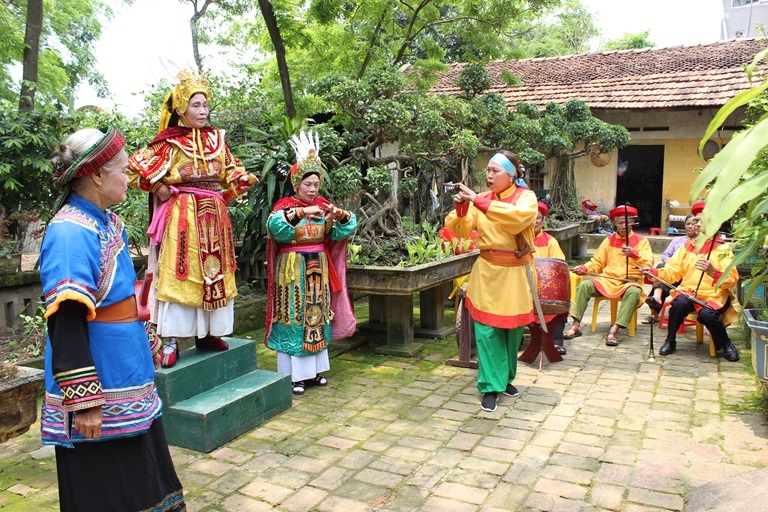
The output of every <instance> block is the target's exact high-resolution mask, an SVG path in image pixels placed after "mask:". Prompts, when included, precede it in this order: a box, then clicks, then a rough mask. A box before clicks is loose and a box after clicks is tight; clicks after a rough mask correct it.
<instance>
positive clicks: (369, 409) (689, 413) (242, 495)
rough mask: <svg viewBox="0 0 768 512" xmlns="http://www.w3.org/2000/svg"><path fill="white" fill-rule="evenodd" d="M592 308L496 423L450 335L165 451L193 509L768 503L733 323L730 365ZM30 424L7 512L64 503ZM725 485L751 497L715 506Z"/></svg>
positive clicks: (628, 511) (3, 480)
mask: <svg viewBox="0 0 768 512" xmlns="http://www.w3.org/2000/svg"><path fill="white" fill-rule="evenodd" d="M603 306H605V307H606V311H601V318H602V322H601V323H600V324H599V325H598V332H597V333H594V334H592V333H589V332H585V335H584V336H583V337H581V338H577V339H575V340H573V341H572V342H566V346H567V348H568V355H567V356H566V359H565V361H564V362H561V363H557V364H553V365H547V364H545V365H544V371H543V372H539V369H538V364H536V365H525V364H521V365H520V371H519V376H518V379H517V380H516V382H515V383H516V384H517V386H518V388H519V389H520V396H518V397H516V398H509V397H506V396H501V397H500V403H499V407H498V409H497V410H496V411H495V412H493V413H485V412H482V411H481V410H480V396H479V394H478V392H477V390H476V388H475V371H473V370H466V369H461V368H455V367H450V366H445V365H444V361H445V359H447V358H448V357H453V356H455V354H456V349H455V345H454V344H455V340H454V339H452V338H451V339H448V340H443V341H430V342H429V343H428V344H427V347H426V348H425V350H424V351H423V352H422V353H420V354H419V355H418V356H417V357H414V358H397V357H385V356H381V355H378V354H375V353H373V351H372V350H371V348H370V347H369V348H364V349H358V350H355V351H351V352H343V353H337V352H334V353H333V354H332V370H331V372H329V374H328V377H329V380H330V385H329V386H328V387H327V388H310V389H308V391H307V393H306V395H304V396H302V397H298V398H296V399H294V405H293V407H292V408H291V409H290V410H288V411H286V412H285V413H283V414H281V415H279V416H278V417H276V418H273V419H272V420H271V421H268V422H266V423H265V424H263V425H261V426H260V427H258V428H256V429H254V430H252V431H250V432H248V433H247V434H245V435H242V436H240V437H239V438H237V439H235V440H233V441H231V442H229V443H227V444H226V445H225V446H223V447H221V448H219V449H217V450H215V451H213V452H212V453H209V454H202V453H198V452H193V451H189V450H185V449H179V448H173V449H172V454H173V458H174V461H175V464H176V468H177V470H178V472H179V475H180V477H181V480H182V482H183V484H184V487H185V491H186V493H187V502H188V504H189V510H190V511H194V512H198V511H233V512H234V511H267V510H278V511H288V512H292V511H308V510H316V511H358V510H359V511H367V510H381V511H413V510H424V511H436V512H437V511H446V512H463V511H484V512H491V511H497V510H516V511H517V510H519V511H535V510H547V511H557V512H568V511H623V512H641V511H643V512H645V511H661V510H686V503H687V501H688V500H689V499H690V497H691V496H698V497H699V499H698V504H697V505H696V507H699V508H696V509H695V510H704V508H701V507H702V506H704V505H706V504H707V503H713V504H714V505H716V506H715V508H714V509H707V510H720V511H726V510H729V511H733V512H736V511H747V510H749V511H750V512H751V511H755V510H760V507H764V506H765V503H767V502H768V501H766V500H768V496H766V494H767V493H768V491H766V490H763V489H760V488H758V489H755V486H754V484H751V485H745V484H747V483H749V482H754V481H757V482H760V481H762V482H763V485H762V488H765V487H767V486H765V485H764V483H765V478H764V477H765V475H766V474H767V473H766V471H765V469H766V468H768V445H767V444H766V439H768V427H767V426H766V413H765V411H766V407H765V401H764V398H763V391H762V388H761V387H760V385H759V384H758V382H757V381H756V379H755V377H754V373H753V372H752V369H751V366H750V362H749V351H748V349H746V348H745V347H746V345H745V342H744V341H743V340H744V339H745V338H746V336H745V334H744V333H742V332H740V331H739V330H738V329H736V330H733V331H732V334H733V336H734V340H736V345H737V347H739V349H740V351H741V355H742V360H741V361H740V362H738V363H728V362H726V361H725V360H723V359H722V358H710V357H709V354H708V348H707V346H706V345H701V346H696V344H695V342H694V341H693V339H694V338H693V332H689V333H688V334H686V335H685V336H683V337H681V338H679V341H678V347H679V348H678V352H677V353H676V354H674V355H672V356H667V357H666V358H661V357H658V356H657V362H655V363H649V362H646V361H645V357H646V355H647V352H648V345H647V342H648V327H647V326H638V332H637V334H636V336H635V337H634V338H631V339H627V338H626V337H625V338H624V341H623V342H622V344H621V345H620V346H619V347H618V348H609V347H606V346H605V345H604V343H603V336H604V334H605V332H606V331H607V329H608V319H607V317H608V314H607V304H606V303H603V304H602V305H601V309H602V307H603ZM589 312H590V310H588V311H587V314H588V315H589ZM645 313H646V311H645V307H644V308H643V310H641V315H640V318H642V317H643V316H644V314H645ZM587 318H588V317H587ZM657 332H658V331H657ZM662 338H663V337H662V336H656V343H657V345H656V347H657V350H658V347H659V346H660V345H661V341H662ZM259 345H260V348H259V357H260V366H261V367H262V368H266V369H274V367H275V366H274V357H273V356H272V355H271V354H269V353H267V352H266V351H265V349H263V346H261V344H259ZM38 429H39V426H37V425H35V426H33V427H32V430H31V431H30V432H29V433H27V434H25V435H24V436H22V437H20V438H17V439H15V440H12V441H9V442H7V443H5V444H4V445H2V447H0V468H2V472H0V509H2V510H9V511H11V510H24V511H27V510H35V511H37V512H44V511H51V510H58V507H57V501H56V499H57V494H56V492H57V491H56V475H55V462H54V460H53V458H52V453H51V451H50V450H48V449H43V448H41V444H40V441H39V440H38V433H37V431H38ZM756 470H762V471H757V472H756ZM755 475H757V476H761V475H762V477H763V478H755ZM733 477H736V478H733ZM734 484H736V487H734ZM739 484H742V485H741V486H739ZM699 490H701V492H698V491H699ZM734 490H735V492H736V495H741V496H742V498H745V497H746V496H755V499H753V500H752V501H751V504H752V505H751V506H749V503H750V501H749V500H747V499H742V500H741V501H740V502H738V503H737V502H736V501H727V500H726V502H722V501H720V502H718V501H717V500H714V501H711V500H709V498H708V497H710V496H719V497H720V498H723V497H726V496H728V494H727V493H728V492H729V491H731V492H733V491H734ZM754 493H762V494H754ZM703 498H706V499H703ZM702 499H703V501H702ZM693 501H695V500H693ZM702 503H703V504H704V505H702ZM692 507H693V504H692V505H691V508H689V510H691V511H693V510H694V508H692Z"/></svg>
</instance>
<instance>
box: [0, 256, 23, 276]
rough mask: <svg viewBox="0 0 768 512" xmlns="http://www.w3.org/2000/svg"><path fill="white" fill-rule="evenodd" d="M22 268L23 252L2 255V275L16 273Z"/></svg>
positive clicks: (0, 268) (0, 265)
mask: <svg viewBox="0 0 768 512" xmlns="http://www.w3.org/2000/svg"><path fill="white" fill-rule="evenodd" d="M19 270H21V253H19V254H11V255H9V256H0V276H5V275H8V274H14V273H16V272H18V271H19Z"/></svg>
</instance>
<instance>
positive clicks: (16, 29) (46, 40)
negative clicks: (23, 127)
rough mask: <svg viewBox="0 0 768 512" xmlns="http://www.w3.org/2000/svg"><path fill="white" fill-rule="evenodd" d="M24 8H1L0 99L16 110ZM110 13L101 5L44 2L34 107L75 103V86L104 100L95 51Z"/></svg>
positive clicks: (92, 0) (87, 0)
mask: <svg viewBox="0 0 768 512" xmlns="http://www.w3.org/2000/svg"><path fill="white" fill-rule="evenodd" d="M26 7H27V3H26V2H22V1H10V2H3V3H2V4H1V5H0V30H2V34H3V43H0V86H1V87H0V99H3V100H6V101H10V102H11V103H12V104H14V105H16V104H18V95H19V85H20V84H18V83H15V82H14V69H15V68H16V67H18V66H21V64H22V63H23V61H24V32H25V26H26V11H27V9H26ZM110 16H111V10H110V9H109V7H108V5H107V4H106V3H105V2H103V1H101V0H46V1H45V2H44V3H43V27H42V34H41V38H40V54H39V70H38V81H37V84H36V90H37V92H36V94H35V102H36V104H38V105H51V104H55V103H61V104H64V105H70V104H71V103H72V102H73V99H74V94H75V91H76V89H77V86H78V85H80V84H82V83H83V82H88V83H90V84H92V85H94V86H95V88H96V91H97V93H99V94H100V95H106V94H107V89H106V85H105V83H104V79H103V77H102V76H101V74H100V73H99V72H98V71H97V70H96V69H95V66H96V56H95V54H94V52H93V45H94V44H95V43H96V41H97V40H98V38H99V36H100V35H101V29H102V26H101V22H100V19H104V18H109V17H110Z"/></svg>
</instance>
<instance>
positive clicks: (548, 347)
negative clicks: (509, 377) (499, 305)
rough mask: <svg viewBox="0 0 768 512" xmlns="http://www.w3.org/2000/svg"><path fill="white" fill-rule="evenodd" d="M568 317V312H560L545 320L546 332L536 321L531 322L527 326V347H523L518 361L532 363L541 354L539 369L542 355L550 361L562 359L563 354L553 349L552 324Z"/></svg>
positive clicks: (555, 361) (554, 361) (541, 365)
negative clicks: (528, 337)
mask: <svg viewBox="0 0 768 512" xmlns="http://www.w3.org/2000/svg"><path fill="white" fill-rule="evenodd" d="M567 318H568V313H561V314H559V315H557V316H556V317H555V318H553V319H552V320H550V321H549V322H547V332H544V331H542V329H541V326H540V325H539V324H537V323H532V324H530V325H529V326H528V328H529V329H530V331H531V341H530V343H529V344H528V348H527V349H525V352H523V353H522V354H521V355H520V357H518V358H517V360H518V361H523V362H525V363H532V362H534V361H535V360H536V358H537V357H539V354H541V361H539V370H541V369H542V367H543V366H544V356H547V360H548V361H549V362H550V363H557V362H560V361H562V360H563V356H561V355H560V353H559V352H558V351H557V349H555V344H554V341H553V334H554V326H555V325H556V324H557V323H558V322H565V320H566V319H567Z"/></svg>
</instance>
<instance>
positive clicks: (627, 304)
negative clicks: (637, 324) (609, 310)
mask: <svg viewBox="0 0 768 512" xmlns="http://www.w3.org/2000/svg"><path fill="white" fill-rule="evenodd" d="M641 293H642V290H641V289H640V288H638V287H637V286H630V287H629V288H627V290H626V291H625V292H624V295H622V296H621V303H620V304H619V311H618V312H617V313H616V325H618V326H619V327H624V328H626V327H627V326H628V325H629V322H631V321H632V315H634V314H635V310H636V309H637V305H638V304H639V303H640V294H641ZM592 297H602V295H601V294H600V292H599V291H597V288H595V284H594V283H593V282H592V281H590V280H586V279H585V280H584V281H582V282H581V284H579V286H578V287H577V288H576V300H575V301H574V302H575V304H574V306H573V307H572V308H571V316H572V317H573V318H575V319H576V320H578V321H579V322H581V318H582V317H583V316H584V311H585V310H586V309H587V304H588V303H589V299H591V298H592Z"/></svg>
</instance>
